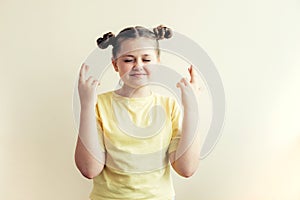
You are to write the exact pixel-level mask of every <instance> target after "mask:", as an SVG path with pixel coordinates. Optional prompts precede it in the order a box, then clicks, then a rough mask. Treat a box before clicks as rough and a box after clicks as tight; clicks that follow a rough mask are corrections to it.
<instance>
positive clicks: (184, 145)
mask: <svg viewBox="0 0 300 200" xmlns="http://www.w3.org/2000/svg"><path fill="white" fill-rule="evenodd" d="M201 144H202V138H201V135H200V133H199V108H198V109H197V108H185V109H184V113H183V120H182V135H181V138H180V141H179V143H178V146H177V150H176V152H175V153H174V155H173V163H172V166H173V168H174V169H175V170H176V171H177V173H179V174H180V175H182V176H184V177H189V176H191V175H193V174H194V172H195V171H196V170H197V168H198V165H199V160H200V151H201Z"/></svg>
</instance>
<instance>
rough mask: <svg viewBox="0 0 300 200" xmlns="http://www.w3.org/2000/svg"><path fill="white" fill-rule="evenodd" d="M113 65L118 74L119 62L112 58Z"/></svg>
mask: <svg viewBox="0 0 300 200" xmlns="http://www.w3.org/2000/svg"><path fill="white" fill-rule="evenodd" d="M111 63H112V65H113V67H114V69H115V71H116V72H118V71H119V69H118V66H117V60H115V59H114V58H111Z"/></svg>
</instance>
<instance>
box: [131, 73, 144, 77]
mask: <svg viewBox="0 0 300 200" xmlns="http://www.w3.org/2000/svg"><path fill="white" fill-rule="evenodd" d="M142 75H147V74H141V73H136V74H130V76H142Z"/></svg>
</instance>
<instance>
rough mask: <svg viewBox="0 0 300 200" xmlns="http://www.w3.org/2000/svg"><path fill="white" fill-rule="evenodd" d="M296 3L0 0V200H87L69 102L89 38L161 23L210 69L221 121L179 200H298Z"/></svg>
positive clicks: (180, 184) (299, 17)
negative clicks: (215, 76)
mask: <svg viewBox="0 0 300 200" xmlns="http://www.w3.org/2000/svg"><path fill="white" fill-rule="evenodd" d="M299 11H300V3H299V1H297V0H285V1H271V0H261V1H258V0H256V1H246V0H228V1H215V0H212V1H189V0H185V1H179V0H173V1H159V0H152V1H138V0H130V1H96V0H92V1H58V0H52V1H38V0H27V1H21V0H19V1H16V0H1V1H0V31H1V32H0V66H1V73H0V74H1V77H0V91H1V98H0V131H1V132H0V149H1V150H0V159H1V160H0V199H5V200H24V199H30V200H40V199H43V200H53V199H55V200H63V199H64V200H66V199H68V200H69V199H70V200H87V199H88V195H89V192H90V190H91V187H92V182H91V181H90V180H87V179H84V178H83V177H82V176H81V175H80V173H79V171H78V170H77V169H76V167H75V164H74V159H73V155H74V148H75V142H76V130H75V126H74V120H73V111H72V95H73V88H74V82H75V81H76V79H77V72H78V69H79V67H80V65H81V63H82V62H83V61H84V60H85V59H86V57H87V56H88V55H89V53H90V52H91V51H92V50H93V49H94V48H95V39H96V38H97V37H99V36H101V35H102V34H103V33H105V32H107V31H113V32H118V31H120V30H121V29H123V28H124V27H127V26H131V25H142V26H145V27H154V26H157V25H159V24H165V25H167V26H169V27H172V28H173V29H174V30H176V31H177V32H180V33H183V34H185V35H186V36H188V37H190V38H192V39H193V40H194V41H196V42H197V43H198V44H199V45H200V46H201V47H203V48H204V49H205V50H206V52H207V53H208V55H209V56H210V57H211V58H212V60H213V61H214V63H215V64H216V66H217V68H218V71H219V73H220V75H221V77H222V80H223V84H224V87H225V93H226V100H227V102H226V109H227V111H226V121H225V126H224V130H223V133H222V137H221V139H220V141H219V142H218V144H217V146H216V148H215V149H214V151H213V152H212V153H211V154H210V156H209V157H208V158H206V159H205V160H203V161H202V162H201V165H200V167H199V170H198V172H197V173H196V174H195V175H194V176H193V177H191V178H190V179H183V178H179V177H178V176H176V175H175V176H174V182H175V187H176V195H177V198H176V199H177V200H186V199H188V200H199V199H203V200H241V199H242V200H253V199H255V200H282V199H285V200H299V199H300V128H299V122H300V121H299V120H300V117H299V113H300V107H299V102H300V94H299V89H300V79H299V77H300V60H299V55H300V42H299V41H300V40H299V35H300V27H299V21H300V12H299Z"/></svg>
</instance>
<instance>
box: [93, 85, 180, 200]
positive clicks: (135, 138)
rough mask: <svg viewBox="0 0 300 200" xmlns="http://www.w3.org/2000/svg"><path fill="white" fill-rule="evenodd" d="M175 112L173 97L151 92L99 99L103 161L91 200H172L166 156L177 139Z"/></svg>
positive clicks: (110, 94)
mask: <svg viewBox="0 0 300 200" xmlns="http://www.w3.org/2000/svg"><path fill="white" fill-rule="evenodd" d="M180 113H181V112H180V107H179V105H178V103H177V101H176V100H175V98H173V97H169V96H163V95H160V94H157V93H154V92H152V94H151V95H150V96H147V97H138V98H129V97H123V96H120V95H118V94H117V93H115V92H114V91H110V92H105V93H102V94H99V95H98V99H97V104H96V119H97V128H98V133H99V135H98V136H99V142H100V147H101V148H102V151H103V152H105V154H106V162H105V166H104V168H103V171H102V172H101V173H100V174H99V175H98V176H96V177H95V178H94V179H93V189H92V191H91V193H90V199H92V200H117V199H126V200H134V199H139V200H171V199H172V198H173V196H174V195H175V193H174V189H173V183H172V178H171V175H170V168H171V165H170V162H169V153H171V152H173V151H175V150H176V148H177V145H178V142H179V139H180V136H181V127H180V125H181V123H180V120H181V115H180Z"/></svg>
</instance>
